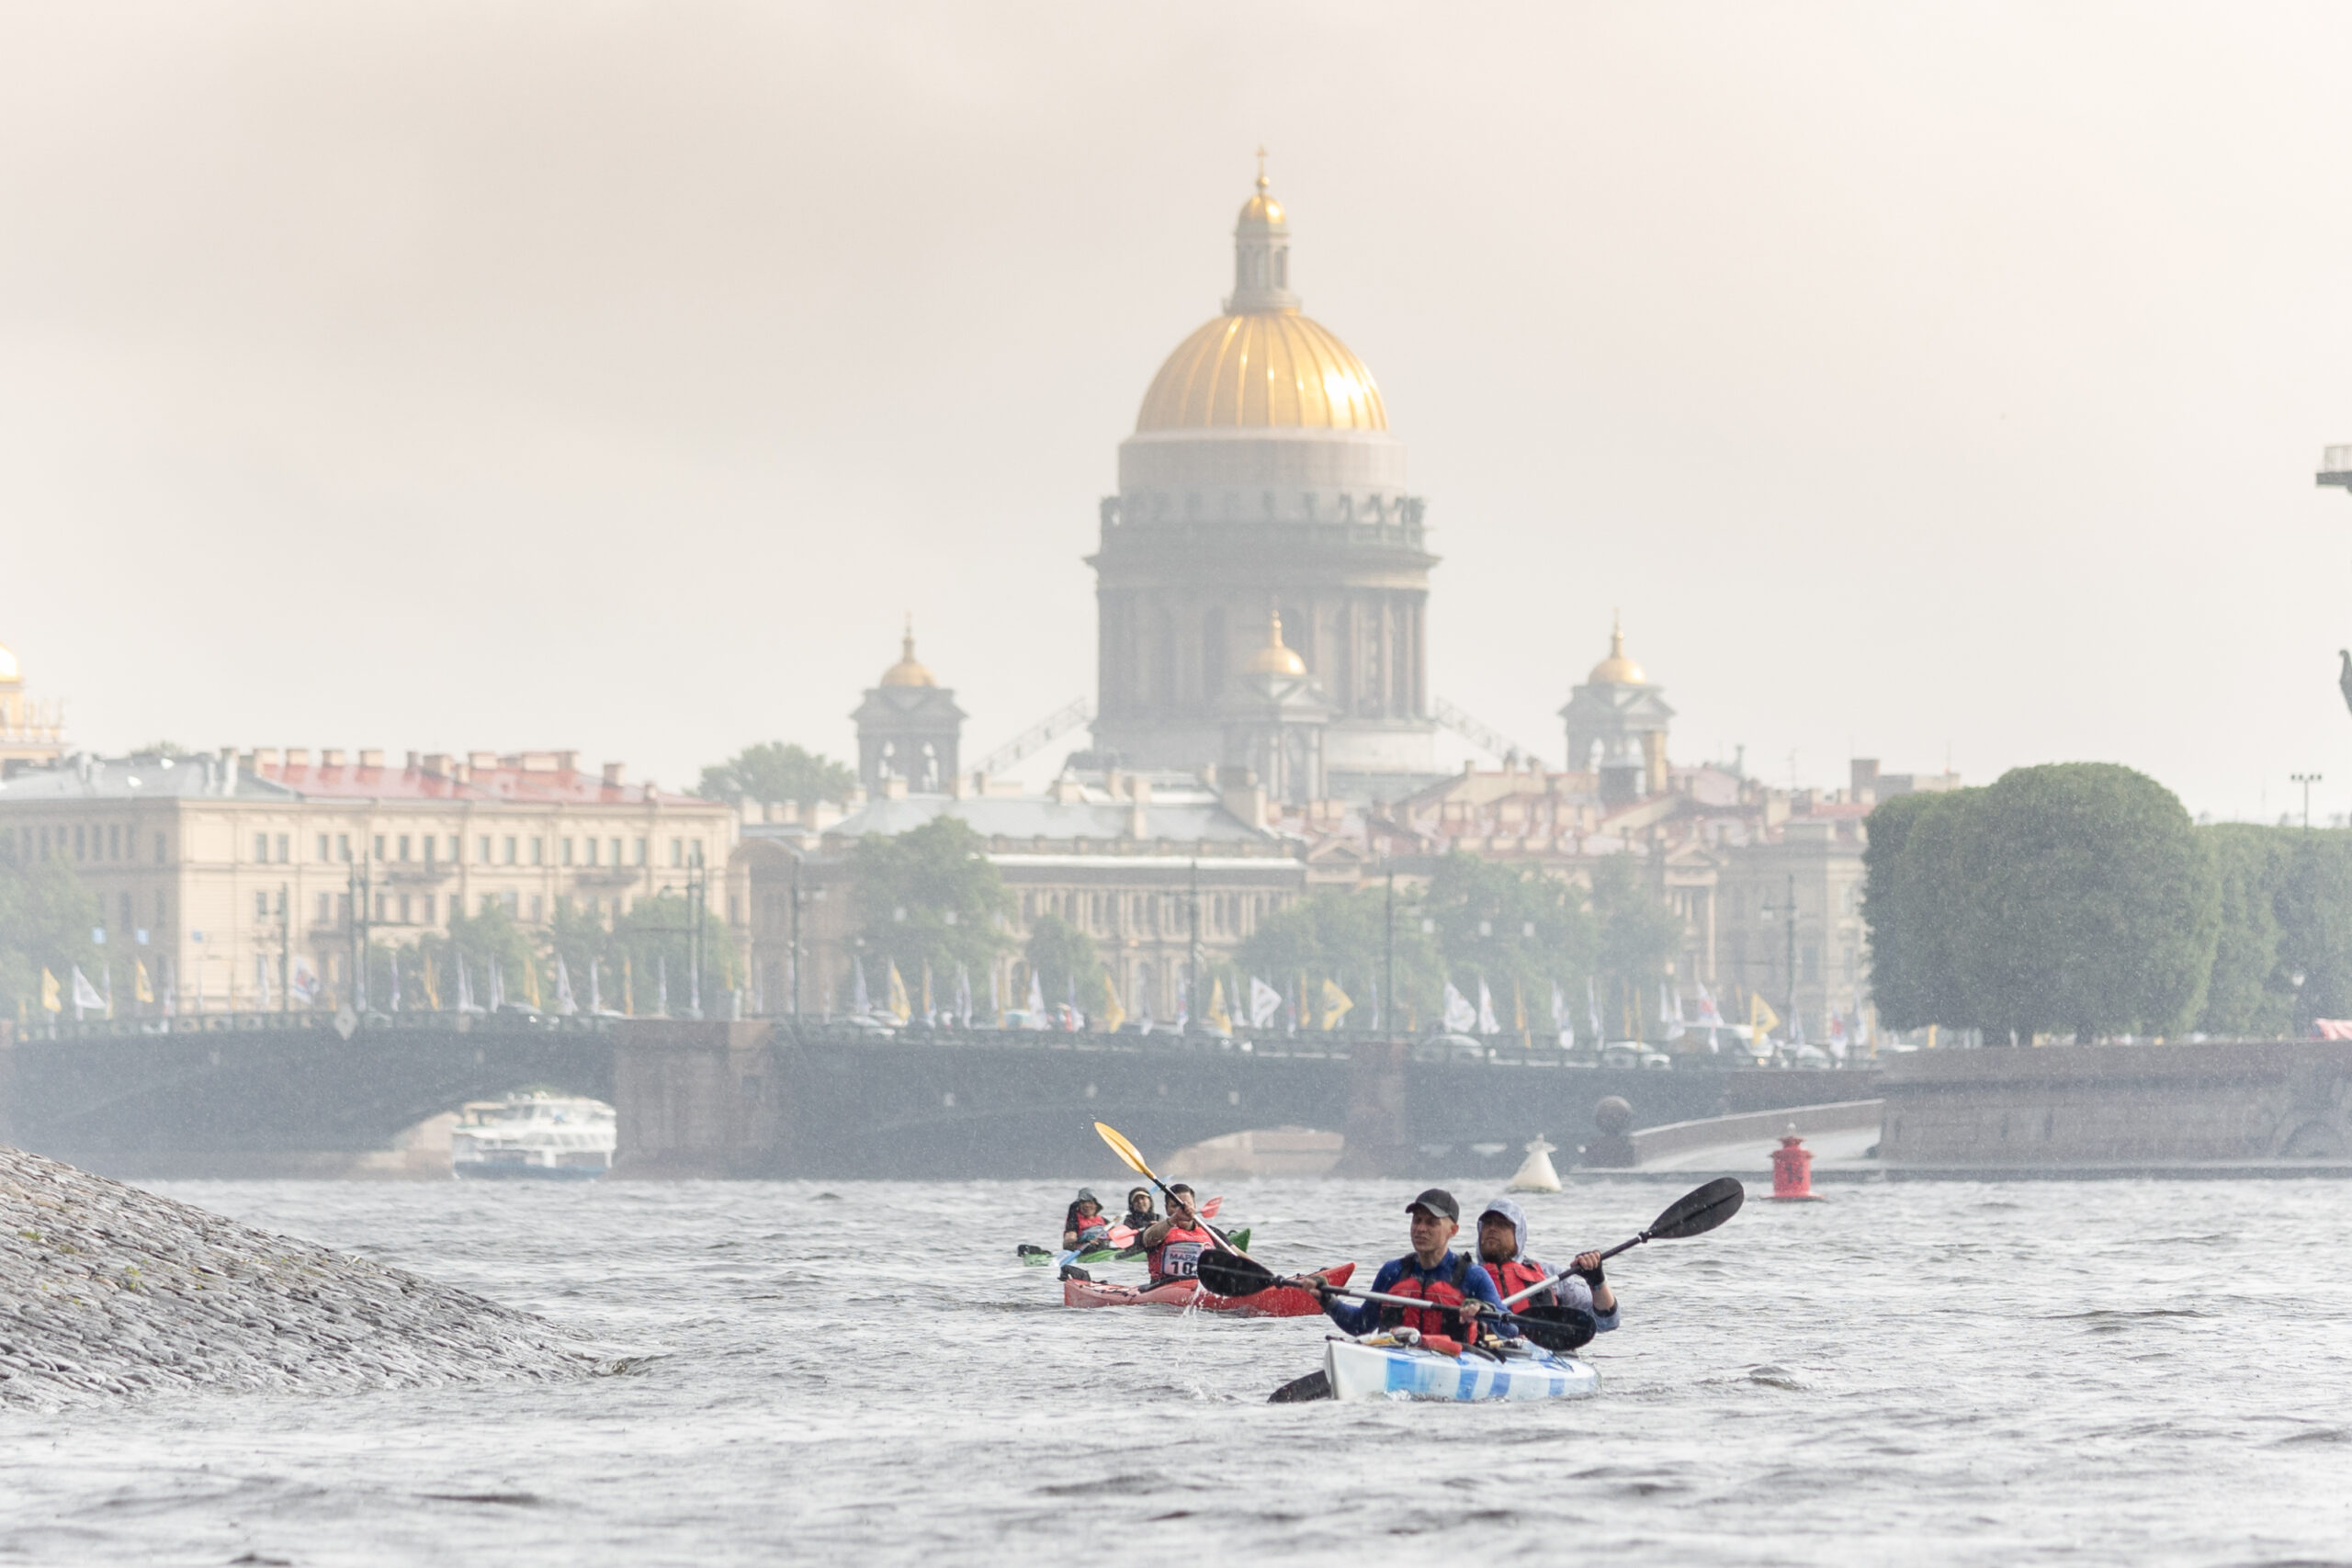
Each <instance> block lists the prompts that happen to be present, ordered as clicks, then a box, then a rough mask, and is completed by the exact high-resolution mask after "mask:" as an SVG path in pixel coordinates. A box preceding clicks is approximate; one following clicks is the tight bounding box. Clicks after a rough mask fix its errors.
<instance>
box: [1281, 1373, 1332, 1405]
mask: <svg viewBox="0 0 2352 1568" xmlns="http://www.w3.org/2000/svg"><path fill="white" fill-rule="evenodd" d="M1330 1397H1331V1380H1330V1379H1329V1378H1327V1377H1325V1376H1324V1375H1323V1374H1322V1373H1321V1372H1309V1373H1307V1374H1306V1376H1305V1377H1303V1378H1293V1379H1291V1380H1290V1382H1286V1383H1284V1384H1283V1386H1282V1387H1280V1388H1278V1389H1276V1390H1274V1392H1273V1393H1271V1394H1269V1395H1267V1397H1266V1403H1267V1404H1306V1402H1307V1401H1308V1400H1310V1399H1329V1398H1330Z"/></svg>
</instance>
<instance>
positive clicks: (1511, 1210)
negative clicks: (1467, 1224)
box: [1472, 1198, 1527, 1258]
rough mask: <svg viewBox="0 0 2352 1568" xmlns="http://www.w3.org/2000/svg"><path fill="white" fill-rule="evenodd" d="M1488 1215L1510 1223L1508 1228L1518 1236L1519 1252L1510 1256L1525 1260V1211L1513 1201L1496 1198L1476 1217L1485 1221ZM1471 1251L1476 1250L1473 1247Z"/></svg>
mask: <svg viewBox="0 0 2352 1568" xmlns="http://www.w3.org/2000/svg"><path fill="white" fill-rule="evenodd" d="M1488 1214H1500V1215H1501V1216H1502V1217H1503V1218H1504V1219H1507V1220H1509V1221H1510V1228H1511V1229H1512V1230H1513V1231H1514V1232H1516V1233H1517V1234H1518V1236H1519V1250H1518V1251H1517V1252H1516V1253H1514V1254H1513V1255H1512V1256H1513V1257H1517V1258H1525V1257H1526V1256H1527V1211H1526V1210H1524V1209H1522V1208H1521V1207H1520V1206H1519V1203H1518V1201H1517V1200H1515V1199H1511V1198H1497V1199H1495V1200H1494V1201H1492V1202H1489V1203H1488V1204H1487V1206H1486V1207H1485V1208H1483V1209H1480V1210H1479V1211H1478V1217H1479V1218H1480V1219H1481V1220H1483V1219H1485V1218H1486V1217H1487V1215H1488ZM1472 1250H1473V1251H1474V1252H1475V1251H1476V1247H1475V1245H1474V1246H1473V1247H1472Z"/></svg>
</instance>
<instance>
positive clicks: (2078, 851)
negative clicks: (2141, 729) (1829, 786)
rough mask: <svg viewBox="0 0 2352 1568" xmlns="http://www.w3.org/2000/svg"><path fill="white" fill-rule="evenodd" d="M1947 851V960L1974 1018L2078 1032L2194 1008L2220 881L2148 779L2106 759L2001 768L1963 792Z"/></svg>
mask: <svg viewBox="0 0 2352 1568" xmlns="http://www.w3.org/2000/svg"><path fill="white" fill-rule="evenodd" d="M1916 828H1917V825H1916V824H1915V832H1914V835H1913V845H1912V848H1913V849H1915V850H1916V849H1917V847H1918V846H1917V831H1916ZM1956 849H1957V856H1956V860H1957V863H1958V868H1959V873H1960V876H1959V880H1958V883H1957V885H1956V886H1955V887H1953V888H1952V889H1951V890H1950V891H1951V895H1952V896H1953V897H1952V902H1953V904H1954V905H1955V906H1956V914H1957V919H1956V920H1955V921H1954V930H1953V936H1954V938H1955V939H1956V943H1955V956H1956V958H1957V964H1956V968H1957V969H1958V971H1959V975H1960V978H1961V982H1962V987H1963V990H1964V993H1965V997H1966V999H1967V1003H1968V1006H1969V1010H1970V1012H1971V1013H1973V1020H1974V1021H1977V1022H1979V1023H1980V1024H1982V1025H1984V1026H1985V1027H1987V1028H1988V1029H1991V1030H1994V1031H1996V1032H2005V1031H2006V1030H2008V1029H2015V1030H2017V1031H2018V1032H2020V1034H2026V1033H2030V1032H2034V1031H2037V1030H2064V1031H2070V1032H2073V1033H2074V1034H2075V1038H2076V1039H2078V1040H2085V1041H2087V1040H2089V1039H2090V1038H2092V1037H2093V1036H2094V1035H2097V1034H2100V1033H2113V1032H2127V1031H2130V1032H2140V1031H2146V1032H2167V1031H2170V1030H2172V1029H2175V1028H2178V1027H2185V1026H2186V1025H2187V1023H2188V1021H2189V1020H2191V1019H2194V1018H2195V1017H2196V1016H2197V1015H2198V1013H2199V1011H2200V1010H2202V1006H2203V1002H2204V997H2205V987H2206V985H2207V982H2208V981H2209V980H2210V979H2211V976H2212V973H2213V956H2214V949H2215V945H2216V942H2217V939H2218V936H2219V932H2220V925H2221V889H2220V886H2219V882H2218V879H2217V877H2216V876H2215V874H2214V868H2213V856H2212V852H2211V849H2210V848H2209V847H2208V845H2207V842H2206V840H2204V839H2202V838H2200V837H2199V835H2198V832H2197V829H2195V827H2194V826H2193V825H2192V824H2191V823H2190V821H2189V819H2188V811H2187V810H2185V809H2184V808H2183V807H2182V806H2181V804H2180V801H2179V799H2178V798H2177V796H2175V795H2173V793H2172V792H2171V791H2170V790H2167V789H2165V787H2164V786H2163V785H2162V784H2158V783H2156V782H2155V781H2154V779H2151V778H2149V777H2147V776H2146V775H2145V774H2143V773H2135V772H2133V771H2132V770H2131V769H2130V768H2125V767H2121V766H2119V765H2117V764H2114V763H2109V762H2059V763H2049V764H2045V765H2043V766H2041V767H2032V768H2018V769H2013V770H2012V771H2010V772H2009V773H2005V774H2003V775H2002V776H2001V777H2000V779H1999V780H1997V781H1996V783H1994V784H1991V785H1990V786H1988V787H1987V788H1986V789H1985V791H1984V793H1983V794H1982V795H1979V796H1977V797H1976V798H1974V799H1973V800H1971V801H1969V802H1968V803H1967V804H1966V806H1965V807H1964V809H1963V810H1962V816H1961V820H1960V823H1959V832H1958V838H1957V843H1956Z"/></svg>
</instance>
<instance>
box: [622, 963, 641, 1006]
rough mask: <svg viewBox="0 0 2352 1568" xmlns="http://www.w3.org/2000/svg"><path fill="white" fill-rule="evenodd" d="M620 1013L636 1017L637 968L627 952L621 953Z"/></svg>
mask: <svg viewBox="0 0 2352 1568" xmlns="http://www.w3.org/2000/svg"><path fill="white" fill-rule="evenodd" d="M621 1011H623V1012H625V1013H627V1014H628V1016H629V1017H631V1018H635V1017H636V1016H637V968H636V965H634V964H631V963H630V962H629V955H628V953H627V952H623V953H621Z"/></svg>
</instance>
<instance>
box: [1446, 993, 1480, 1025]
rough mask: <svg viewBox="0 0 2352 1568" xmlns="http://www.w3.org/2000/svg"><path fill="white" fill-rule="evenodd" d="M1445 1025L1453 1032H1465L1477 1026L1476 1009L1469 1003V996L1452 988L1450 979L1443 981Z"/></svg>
mask: <svg viewBox="0 0 2352 1568" xmlns="http://www.w3.org/2000/svg"><path fill="white" fill-rule="evenodd" d="M1445 1027H1446V1028H1447V1029H1448V1030H1450V1031H1452V1032H1453V1033H1455V1034H1466V1033H1468V1032H1470V1031H1471V1030H1474V1029H1476V1028H1477V1027H1478V1010H1477V1009H1476V1008H1474V1007H1472V1006H1471V1005H1470V998H1467V997H1465V996H1464V995H1463V994H1462V993H1461V992H1460V991H1457V990H1455V989H1454V988H1453V981H1451V980H1448V981H1447V982H1446V983H1445Z"/></svg>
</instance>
